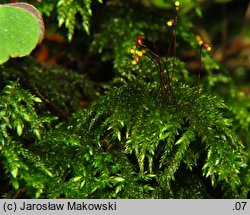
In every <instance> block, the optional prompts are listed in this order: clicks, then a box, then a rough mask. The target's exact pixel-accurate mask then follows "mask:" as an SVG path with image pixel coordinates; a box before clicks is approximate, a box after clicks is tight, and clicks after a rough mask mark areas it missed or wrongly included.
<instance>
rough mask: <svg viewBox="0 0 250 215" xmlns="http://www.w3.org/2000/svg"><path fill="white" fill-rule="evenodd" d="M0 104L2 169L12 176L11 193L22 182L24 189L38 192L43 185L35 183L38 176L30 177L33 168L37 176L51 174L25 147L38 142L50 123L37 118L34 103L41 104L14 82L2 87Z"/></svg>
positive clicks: (43, 118)
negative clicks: (28, 187) (25, 187)
mask: <svg viewBox="0 0 250 215" xmlns="http://www.w3.org/2000/svg"><path fill="white" fill-rule="evenodd" d="M0 101H1V103H0V120H1V121H0V124H1V133H0V139H1V145H0V147H1V159H3V165H4V168H5V170H6V172H10V173H11V175H10V177H11V178H10V180H11V183H12V185H13V187H14V189H18V188H19V186H20V185H19V184H20V181H21V180H23V181H25V183H26V184H27V186H31V185H32V186H33V187H36V188H37V189H38V192H39V190H40V189H41V187H42V184H41V181H39V180H38V178H39V174H38V175H35V174H34V175H32V173H31V172H32V171H34V169H33V168H35V169H38V171H39V173H40V175H41V174H42V173H45V175H47V176H51V175H52V173H51V172H50V171H49V170H48V169H47V168H46V167H45V166H44V165H43V164H42V162H41V161H40V159H39V157H38V156H36V155H34V154H31V153H30V152H29V150H28V149H26V148H25V147H24V145H27V144H32V143H35V142H36V141H38V140H39V139H40V138H41V132H42V130H43V129H44V124H45V123H47V122H50V121H51V120H52V119H50V118H48V117H40V116H38V115H37V113H36V111H35V109H34V103H35V102H36V103H37V102H42V101H41V100H40V98H38V97H35V96H32V95H31V94H30V93H29V92H28V91H26V90H23V89H22V88H21V87H20V86H19V84H18V83H16V82H12V83H9V84H8V85H7V86H5V88H4V89H3V91H2V93H1V99H0Z"/></svg>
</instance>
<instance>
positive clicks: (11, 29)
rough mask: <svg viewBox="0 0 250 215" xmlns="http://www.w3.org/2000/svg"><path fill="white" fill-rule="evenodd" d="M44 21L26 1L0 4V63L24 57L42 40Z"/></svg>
mask: <svg viewBox="0 0 250 215" xmlns="http://www.w3.org/2000/svg"><path fill="white" fill-rule="evenodd" d="M43 31H44V27H43V22H42V19H41V18H39V13H38V11H37V10H36V9H35V8H34V7H33V6H31V5H29V4H26V3H18V4H4V5H0V44H1V46H0V64H2V63H4V62H6V61H7V60H8V59H9V58H10V57H23V56H26V55H28V54H30V52H31V51H32V50H33V49H34V48H35V47H36V45H37V44H38V43H39V42H41V40H42V39H41V37H43Z"/></svg>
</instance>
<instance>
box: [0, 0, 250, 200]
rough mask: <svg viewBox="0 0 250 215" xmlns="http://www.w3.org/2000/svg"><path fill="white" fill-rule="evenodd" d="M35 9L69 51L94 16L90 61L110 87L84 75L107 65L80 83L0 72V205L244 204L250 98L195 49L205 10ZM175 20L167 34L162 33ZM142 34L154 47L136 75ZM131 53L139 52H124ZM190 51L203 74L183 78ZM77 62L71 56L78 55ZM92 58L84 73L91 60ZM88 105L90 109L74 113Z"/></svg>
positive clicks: (32, 71) (22, 68)
mask: <svg viewBox="0 0 250 215" xmlns="http://www.w3.org/2000/svg"><path fill="white" fill-rule="evenodd" d="M40 2H41V4H39V9H40V10H41V11H42V12H43V13H45V14H47V15H48V16H49V18H50V19H51V20H53V21H54V22H57V21H58V20H59V24H61V25H62V24H65V26H66V27H67V28H68V30H69V31H68V32H69V34H68V36H69V39H70V40H72V41H71V42H70V43H69V44H70V45H72V46H73V45H76V46H77V45H78V44H77V43H75V41H74V39H75V38H74V37H72V35H73V32H74V29H75V27H77V28H78V27H79V26H82V27H83V28H82V27H80V29H81V28H82V30H84V31H86V32H88V31H89V21H90V16H91V15H92V9H93V11H94V10H95V13H94V16H95V17H93V18H94V19H92V21H93V26H92V27H93V28H94V30H93V32H95V33H94V34H93V37H91V38H88V41H90V43H89V44H88V45H87V46H88V48H89V49H90V50H91V53H92V54H95V56H94V57H96V56H98V57H100V58H102V60H103V61H108V62H111V63H112V67H111V68H109V69H110V70H114V75H113V76H112V77H111V81H110V82H105V83H104V82H101V83H96V82H94V81H93V80H90V78H89V77H88V74H89V73H88V72H93V71H95V70H96V69H97V70H99V71H100V73H98V74H97V75H103V73H104V76H105V75H106V72H107V71H106V70H105V69H106V68H105V69H104V67H102V65H103V64H101V66H99V65H98V66H99V67H100V68H98V66H95V67H94V68H90V67H84V68H87V69H86V70H88V69H89V70H91V71H86V74H84V72H85V70H84V71H82V70H79V71H75V70H73V69H68V68H65V67H63V66H62V65H61V66H60V65H54V66H48V65H46V64H41V63H37V62H36V60H35V59H34V58H32V57H28V58H27V59H21V61H18V60H11V61H9V62H7V63H6V64H5V65H2V66H1V67H0V87H1V89H2V90H1V95H0V127H1V132H0V139H1V145H0V160H1V169H3V170H4V171H5V173H4V174H3V175H4V176H3V177H4V180H3V179H1V178H0V180H3V181H4V182H5V181H7V182H5V183H7V184H8V185H11V186H12V188H10V189H9V190H5V193H7V194H4V196H5V197H9V198H13V197H15V198H16V197H20V196H21V197H25V198H246V197H247V195H248V193H249V187H250V168H249V165H250V130H249V129H250V111H249V110H250V103H249V95H248V94H247V93H243V91H242V89H241V88H240V86H241V84H242V82H241V81H239V80H238V79H236V78H235V77H234V76H233V75H231V73H229V72H228V71H227V69H226V68H225V67H224V66H222V65H221V64H220V63H219V62H217V61H216V60H214V58H213V56H212V54H209V53H207V52H206V50H205V49H204V50H201V46H200V45H199V44H198V41H197V39H196V34H197V32H196V22H195V20H196V19H197V17H201V15H202V14H201V13H202V10H201V8H202V7H203V4H202V3H197V1H185V2H191V3H192V4H190V7H188V6H183V9H182V7H181V8H180V11H179V12H178V13H176V10H175V8H174V6H173V3H174V1H170V2H171V5H172V6H171V7H170V6H168V7H167V15H166V11H163V12H162V11H159V10H158V9H157V8H155V7H153V6H152V5H151V7H148V6H147V5H146V2H145V1H132V0H131V1H125V0H124V1H116V0H114V1H108V2H107V3H105V4H102V5H99V4H94V1H64V0H60V1H58V2H55V1H47V0H43V1H40ZM99 2H100V1H99ZM36 5H37V3H36ZM184 5H185V4H184ZM202 9H203V8H202ZM204 9H205V6H204ZM56 10H57V13H56V15H55V16H54V15H53V12H54V11H56ZM193 11H196V13H192V12H193ZM78 15H80V16H78ZM176 16H178V19H176V20H177V22H176V23H175V24H174V26H172V27H171V26H168V27H167V26H166V25H165V24H166V22H167V21H168V20H169V19H171V18H175V17H176ZM82 21H83V23H84V24H79V23H81V22H82ZM94 21H96V23H95V22H94ZM149 23H150V24H149ZM52 24H53V23H52ZM52 24H51V25H52ZM174 33H176V43H174V41H175V39H174ZM138 34H141V35H143V45H144V44H145V46H147V47H149V48H148V49H147V53H146V54H145V55H143V56H142V57H141V58H140V59H139V61H138V62H136V65H132V60H133V59H134V57H135V54H136V53H138V52H139V51H141V50H143V48H145V46H142V45H141V46H140V45H139V44H138V43H137V41H136V40H137V35H138ZM171 39H172V40H171ZM84 41H86V40H84ZM135 44H136V45H137V47H136V53H135V54H133V53H130V50H131V47H132V46H133V45H135ZM170 44H172V46H170ZM173 44H174V45H173ZM168 47H170V48H169V50H170V51H169V52H168ZM84 48H85V47H84ZM175 48H176V50H175ZM149 49H151V50H153V51H155V53H156V54H155V55H153V54H152V53H151V55H150V51H149ZM155 49H158V50H155ZM174 50H175V51H174ZM185 51H187V52H189V53H192V57H193V58H194V61H195V62H196V65H198V69H196V70H195V69H194V70H192V69H190V67H189V65H188V63H189V60H186V58H185V56H184V54H183V52H185ZM84 53H85V52H84ZM84 53H83V49H81V48H78V53H77V54H78V56H83V55H84ZM73 55H74V53H72V56H73ZM147 56H148V57H147ZM84 57H86V56H84ZM84 57H83V58H84ZM88 57H89V58H90V60H89V61H88V62H91V60H92V59H94V57H93V56H88ZM92 57H93V58H92ZM199 58H200V59H201V62H199ZM72 59H74V56H73V57H72ZM84 59H85V58H84ZM98 59H99V58H98ZM157 60H158V61H157ZM94 62H96V61H94ZM163 62H165V64H164V63H163ZM90 64H91V63H90ZM160 64H161V66H162V67H161V68H164V69H162V70H161V68H160ZM63 65H64V64H63ZM81 68H82V67H81ZM199 72H201V73H202V78H201V79H200V85H198V84H197V74H198V73H199ZM162 73H163V75H162ZM246 73H247V72H246ZM171 75H173V79H172V80H170V79H169V77H170V76H171ZM242 79H247V78H242ZM10 80H12V81H10ZM247 84H249V83H248V81H247V80H246V82H245V85H247ZM161 85H163V86H161ZM86 101H87V103H88V102H89V101H91V102H92V103H91V104H90V105H88V106H85V107H84V108H81V103H84V102H86ZM53 116H57V117H53ZM0 182H2V181H0ZM0 191H1V190H0ZM215 191H216V192H215ZM20 192H21V195H20Z"/></svg>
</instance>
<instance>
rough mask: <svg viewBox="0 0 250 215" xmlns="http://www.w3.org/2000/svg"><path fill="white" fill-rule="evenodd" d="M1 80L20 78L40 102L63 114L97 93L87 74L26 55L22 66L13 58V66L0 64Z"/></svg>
mask: <svg viewBox="0 0 250 215" xmlns="http://www.w3.org/2000/svg"><path fill="white" fill-rule="evenodd" d="M0 71H1V72H0V77H1V79H2V80H16V79H20V80H21V81H22V82H23V83H24V84H25V85H26V86H28V87H29V88H30V89H32V91H33V92H34V93H35V94H37V96H39V97H40V98H41V99H42V100H43V102H44V103H45V104H46V105H47V106H48V107H50V108H51V109H52V111H53V112H55V113H56V114H59V115H60V116H61V117H63V118H68V115H69V114H70V112H73V111H76V110H78V109H79V108H80V106H81V101H83V100H86V99H87V100H89V99H94V98H96V97H97V96H98V94H99V93H98V88H99V86H98V85H97V84H94V83H93V82H92V81H90V80H89V78H88V77H86V75H83V74H79V73H77V72H76V71H73V70H66V69H65V68H62V67H60V66H50V67H46V66H44V65H42V64H40V63H38V62H36V61H34V59H32V58H30V59H25V60H24V61H23V63H22V67H21V68H20V66H19V65H18V64H17V63H15V62H13V64H12V66H10V67H8V66H2V68H0Z"/></svg>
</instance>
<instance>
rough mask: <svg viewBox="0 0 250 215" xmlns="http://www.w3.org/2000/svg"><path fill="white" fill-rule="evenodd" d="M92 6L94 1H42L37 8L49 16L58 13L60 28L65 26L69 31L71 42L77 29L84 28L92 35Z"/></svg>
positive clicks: (99, 0) (100, 1) (100, 0)
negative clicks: (78, 17) (78, 16)
mask: <svg viewBox="0 0 250 215" xmlns="http://www.w3.org/2000/svg"><path fill="white" fill-rule="evenodd" d="M95 1H96V0H95ZM98 2H99V3H102V0H98ZM91 4H92V0H81V1H76V0H59V1H48V0H42V1H40V2H39V4H37V7H38V8H39V9H40V10H41V12H42V13H44V14H46V15H47V16H50V15H51V14H52V13H53V12H56V13H57V19H58V24H59V27H61V26H62V25H63V24H64V25H65V27H66V28H67V29H68V39H69V40H70V41H71V40H72V37H73V33H74V30H75V27H77V28H82V27H83V29H84V31H85V32H86V33H87V34H89V33H90V32H89V31H90V18H91V16H92V9H91ZM79 14H80V16H81V17H82V20H81V22H80V21H79V20H78V19H77V18H76V17H77V15H79Z"/></svg>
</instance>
